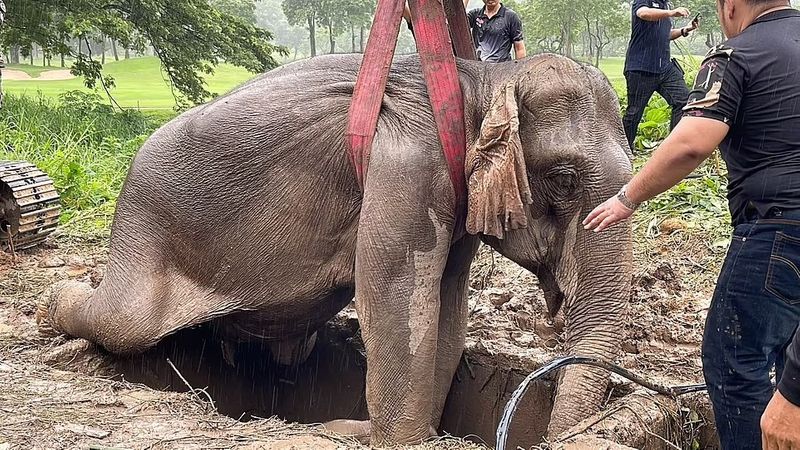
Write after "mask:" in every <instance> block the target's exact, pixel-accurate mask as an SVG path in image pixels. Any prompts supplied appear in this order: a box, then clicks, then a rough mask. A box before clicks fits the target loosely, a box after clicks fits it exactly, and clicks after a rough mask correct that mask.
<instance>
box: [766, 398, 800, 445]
mask: <svg viewBox="0 0 800 450" xmlns="http://www.w3.org/2000/svg"><path fill="white" fill-rule="evenodd" d="M761 443H762V446H763V447H764V450H800V406H796V405H793V404H792V403H790V402H789V401H788V400H786V398H785V397H784V396H783V395H781V393H780V392H776V393H775V396H773V397H772V401H771V402H769V405H767V410H766V411H764V415H762V416H761Z"/></svg>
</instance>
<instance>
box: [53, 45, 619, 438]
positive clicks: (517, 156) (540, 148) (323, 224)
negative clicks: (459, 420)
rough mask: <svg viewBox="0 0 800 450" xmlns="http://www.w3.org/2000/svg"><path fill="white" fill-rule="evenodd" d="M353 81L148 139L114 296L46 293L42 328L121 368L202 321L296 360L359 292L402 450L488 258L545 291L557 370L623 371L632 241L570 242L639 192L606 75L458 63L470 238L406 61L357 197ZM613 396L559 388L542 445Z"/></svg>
mask: <svg viewBox="0 0 800 450" xmlns="http://www.w3.org/2000/svg"><path fill="white" fill-rule="evenodd" d="M359 64H360V57H359V56H357V55H334V56H324V57H318V58H314V59H311V60H306V61H301V62H297V63H294V64H290V65H287V66H284V67H281V68H279V69H276V70H274V71H272V72H269V73H267V74H265V75H263V76H260V77H258V78H256V79H255V80H253V81H250V82H248V83H247V84H245V85H243V86H241V87H239V88H237V89H236V90H234V91H233V92H231V93H229V94H227V95H225V96H223V97H220V98H218V99H216V100H214V101H213V102H211V103H208V104H206V105H203V106H200V107H197V108H195V109H193V110H190V111H188V112H186V113H184V114H182V115H180V116H179V117H177V118H176V119H174V120H172V121H171V122H170V123H168V124H166V125H165V126H163V127H162V128H161V129H159V130H158V131H157V132H155V133H154V134H153V135H152V137H151V138H150V139H149V140H148V141H147V142H146V143H145V144H144V146H143V147H142V149H141V150H140V151H139V153H138V154H137V156H136V158H135V160H134V161H133V164H132V166H131V168H130V171H129V173H128V177H127V180H126V182H125V185H124V187H123V189H122V193H121V195H120V197H119V200H118V205H117V210H116V216H115V220H114V224H113V228H112V236H111V246H110V256H109V264H108V269H107V273H106V276H105V279H104V280H103V282H102V283H101V284H100V286H99V287H98V288H97V289H96V290H94V291H91V289H87V288H86V287H85V286H84V287H80V286H75V285H69V284H67V285H61V286H58V287H55V288H54V290H53V292H52V294H51V295H50V296H49V297H48V298H49V300H47V302H46V303H45V304H44V307H43V312H41V323H42V326H43V327H44V328H47V327H49V328H51V329H53V330H55V331H56V332H61V333H65V334H68V335H71V336H75V337H81V338H86V339H89V340H91V341H94V342H96V343H98V344H100V345H101V346H103V347H105V348H106V349H107V350H109V351H111V352H115V353H121V354H126V353H136V352H141V351H143V350H145V349H147V348H148V347H151V346H153V345H154V344H155V343H157V342H158V341H159V340H160V339H162V338H163V337H164V336H166V335H168V334H170V333H173V332H175V331H176V330H179V329H182V328H186V327H189V326H192V325H196V324H200V323H204V322H209V321H213V323H214V324H215V325H216V326H217V327H218V329H219V330H220V332H221V333H223V335H224V336H226V339H227V340H230V339H235V340H239V341H244V340H253V339H258V340H267V341H269V342H272V343H273V345H272V346H271V347H270V348H271V349H272V352H273V356H277V357H278V359H279V360H282V361H286V362H291V361H296V360H298V359H300V360H301V359H302V358H303V357H304V356H307V354H308V350H309V345H310V344H309V341H310V342H312V343H313V335H314V334H313V333H314V330H316V329H317V328H319V327H320V326H322V325H323V324H324V323H325V322H326V321H327V320H328V319H330V318H331V317H332V316H334V315H335V314H336V313H337V312H338V311H340V310H341V309H342V308H343V307H345V306H346V305H347V304H348V302H350V301H351V299H352V298H353V297H354V296H355V298H356V307H357V312H358V317H359V322H360V325H361V328H362V336H363V338H364V343H365V346H366V351H367V366H368V369H367V403H368V405H369V413H370V423H369V424H368V425H369V427H368V428H367V429H368V430H369V433H370V435H371V440H372V443H373V444H376V445H380V444H386V443H413V442H418V441H420V440H422V439H424V438H426V437H427V436H428V435H429V430H430V427H431V426H433V427H434V428H436V427H437V426H438V423H439V420H440V417H441V413H442V409H443V407H444V403H445V398H446V396H447V393H448V390H449V386H450V383H451V380H452V378H453V374H454V372H455V370H456V367H457V365H458V362H459V358H460V355H461V352H462V349H463V347H464V340H465V328H466V323H467V299H466V294H467V290H468V288H467V282H468V278H469V268H470V264H471V262H472V259H473V257H474V256H475V253H476V249H477V248H478V244H479V242H480V240H483V241H484V242H486V243H487V244H489V245H491V246H492V247H494V248H495V249H496V250H498V251H499V252H500V253H502V254H503V255H505V256H507V257H509V258H511V259H512V260H514V261H515V262H517V263H518V264H520V265H521V266H523V267H525V268H527V269H529V270H530V271H532V272H534V273H535V274H537V275H538V277H539V280H540V283H541V285H542V287H543V288H544V290H545V292H546V300H547V306H548V310H549V312H550V314H551V315H555V314H557V313H559V311H561V312H563V314H564V318H565V339H566V343H567V348H568V350H569V352H571V353H579V354H583V355H589V356H597V357H601V358H605V359H614V358H615V357H616V354H617V348H618V346H619V340H620V333H619V330H620V329H621V325H622V313H623V311H624V308H625V305H626V302H627V298H628V295H629V289H630V286H629V283H630V271H631V267H630V265H631V258H632V257H631V242H630V227H629V226H628V225H622V226H618V227H616V228H615V229H612V230H610V231H609V232H606V233H603V234H601V235H597V234H593V233H590V232H585V231H584V230H583V229H582V227H581V225H580V221H581V218H582V217H584V216H585V215H586V214H587V213H588V212H589V211H591V209H592V208H593V207H594V206H596V205H597V204H599V203H600V202H601V201H602V200H604V199H606V198H608V197H609V196H611V195H613V194H614V193H615V192H617V191H618V190H619V189H620V187H621V186H622V185H623V184H624V183H625V182H626V181H627V180H628V179H629V178H630V176H631V163H630V158H629V155H628V154H627V153H626V150H625V149H626V148H627V146H626V140H625V134H624V132H623V130H622V123H621V121H620V118H619V106H618V103H617V101H618V100H617V98H616V95H615V94H614V92H613V90H612V88H611V86H610V85H609V83H608V81H607V80H606V79H605V77H604V76H603V75H602V74H601V73H600V72H598V71H597V70H596V69H594V68H591V67H587V66H583V65H579V64H578V63H575V62H573V61H571V60H569V59H566V58H562V57H558V56H554V55H539V56H535V57H532V58H528V59H525V60H521V61H513V62H508V63H502V64H487V63H482V62H471V61H459V62H458V67H459V75H460V81H461V85H462V89H463V92H464V97H465V99H466V102H465V110H466V128H467V142H468V146H469V149H468V151H467V155H466V165H465V175H466V179H467V182H468V188H467V191H468V192H465V193H463V194H464V195H463V197H466V198H467V199H468V208H467V209H468V217H467V220H466V223H467V229H468V230H469V232H470V233H467V234H465V233H463V232H460V233H455V234H454V230H453V228H454V222H455V220H454V215H455V207H454V201H455V200H454V199H455V198H456V196H455V193H454V191H453V187H452V184H451V182H450V178H449V176H448V169H447V163H446V161H445V159H444V156H443V154H442V149H441V147H440V146H439V144H438V140H437V132H436V127H435V124H434V120H433V116H432V114H431V111H430V104H429V102H428V100H427V95H426V90H425V85H424V81H423V78H422V75H421V73H422V71H421V69H420V64H419V59H418V58H417V57H416V56H405V57H398V58H396V59H395V61H394V64H393V66H392V71H391V75H390V78H389V82H388V86H387V89H386V94H385V96H384V99H383V105H382V107H381V114H380V119H379V122H378V130H377V134H376V137H375V141H374V146H373V150H372V155H371V160H370V161H369V172H368V175H367V179H366V181H365V187H364V191H363V194H362V191H361V189H360V188H359V186H358V183H357V182H356V178H355V174H354V170H353V167H352V166H351V165H350V163H349V160H348V157H347V151H346V149H345V140H344V134H345V127H346V124H347V111H348V107H349V103H350V99H351V96H352V93H353V87H354V84H355V79H356V75H357V71H358V67H359ZM462 231H463V230H462ZM308 337H311V339H310V340H309V339H308ZM606 378H607V376H606V375H605V374H604V373H603V372H598V371H595V370H593V369H587V368H570V369H568V370H566V371H565V372H564V373H563V374H562V376H561V381H560V384H559V388H558V392H557V397H556V403H555V409H554V412H553V416H552V421H551V425H550V429H549V431H548V433H549V435H550V436H556V435H558V434H559V433H560V432H562V431H564V430H566V429H567V428H569V427H570V426H571V425H573V424H575V423H577V422H578V421H579V420H582V419H583V418H585V417H587V416H588V415H590V414H591V413H593V412H594V411H595V410H596V409H597V408H598V405H599V404H600V402H601V400H602V395H603V393H604V392H605V389H606V384H607V380H606Z"/></svg>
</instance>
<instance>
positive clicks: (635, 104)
mask: <svg viewBox="0 0 800 450" xmlns="http://www.w3.org/2000/svg"><path fill="white" fill-rule="evenodd" d="M688 15H689V10H688V9H686V8H677V9H670V8H669V5H668V4H667V0H634V2H633V5H632V6H631V42H630V44H628V53H627V55H626V57H625V69H624V73H625V81H626V82H627V85H628V109H627V111H626V112H625V117H624V118H623V123H624V125H625V134H626V135H627V137H628V145H630V147H631V149H633V142H634V140H635V138H636V131H637V129H638V128H639V122H640V121H641V120H642V115H643V114H644V109H645V107H646V106H647V103H648V102H649V101H650V97H652V96H653V93H654V92H658V93H659V94H661V96H662V97H664V99H665V100H666V101H667V103H669V106H670V107H671V108H672V121H671V127H672V128H675V125H677V123H678V121H679V120H680V118H681V114H682V113H681V108H683V106H684V105H686V98H687V97H688V96H689V89H688V88H687V87H686V82H685V81H684V79H683V69H681V68H680V66H679V65H678V63H677V62H676V61H675V60H673V59H672V58H671V57H670V50H669V46H670V42H671V41H673V40H675V39H678V38H679V37H681V36H684V37H686V36H688V35H689V33H690V32H691V31H693V30H695V29H696V28H697V25H698V24H697V22H696V21H693V22H692V24H691V25H690V26H688V27H684V28H681V29H672V20H671V19H672V18H673V17H687V16H688Z"/></svg>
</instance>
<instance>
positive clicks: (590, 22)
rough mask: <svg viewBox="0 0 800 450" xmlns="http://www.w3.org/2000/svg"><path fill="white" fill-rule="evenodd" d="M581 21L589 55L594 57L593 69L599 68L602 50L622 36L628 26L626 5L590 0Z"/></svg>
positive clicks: (613, 1)
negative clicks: (584, 24)
mask: <svg viewBox="0 0 800 450" xmlns="http://www.w3.org/2000/svg"><path fill="white" fill-rule="evenodd" d="M583 20H584V22H585V23H586V35H587V37H588V47H589V55H590V56H594V65H595V67H600V59H601V58H602V57H603V49H605V48H606V46H608V45H609V44H611V42H612V40H614V39H615V38H618V37H622V36H624V35H625V32H626V30H627V29H628V27H629V26H630V21H629V20H628V5H627V4H626V3H623V2H620V1H619V0H592V1H590V2H587V3H586V5H585V7H584V9H583Z"/></svg>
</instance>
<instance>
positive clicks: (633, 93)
mask: <svg viewBox="0 0 800 450" xmlns="http://www.w3.org/2000/svg"><path fill="white" fill-rule="evenodd" d="M625 81H626V83H627V85H628V109H627V110H626V111H625V117H623V119H622V123H623V126H624V127H625V136H626V137H627V138H628V145H629V146H630V148H631V150H634V148H633V142H634V141H635V140H636V132H637V130H638V129H639V122H641V121H642V116H643V115H644V109H645V108H646V107H647V104H648V103H649V102H650V97H652V96H653V93H654V92H658V93H659V94H661V96H662V97H664V100H666V101H667V103H668V104H669V106H670V108H672V120H670V130H672V129H674V128H675V126H677V125H678V122H679V121H680V120H681V117H682V116H683V107H684V106H686V102H687V101H689V88H688V87H686V81H684V79H683V70H682V69H681V68H680V67H678V65H677V63H675V62H672V63H670V64H669V66H668V67H667V69H666V70H665V71H664V72H663V73H660V74H659V73H647V72H637V71H630V72H625Z"/></svg>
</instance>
